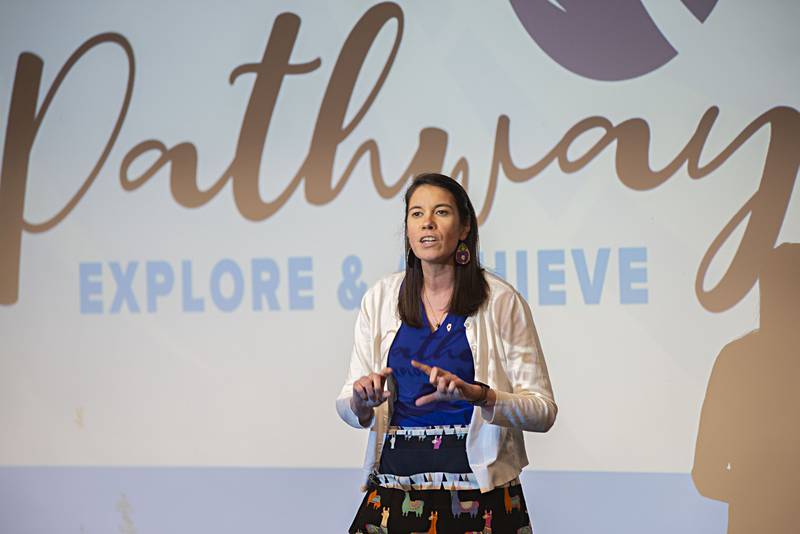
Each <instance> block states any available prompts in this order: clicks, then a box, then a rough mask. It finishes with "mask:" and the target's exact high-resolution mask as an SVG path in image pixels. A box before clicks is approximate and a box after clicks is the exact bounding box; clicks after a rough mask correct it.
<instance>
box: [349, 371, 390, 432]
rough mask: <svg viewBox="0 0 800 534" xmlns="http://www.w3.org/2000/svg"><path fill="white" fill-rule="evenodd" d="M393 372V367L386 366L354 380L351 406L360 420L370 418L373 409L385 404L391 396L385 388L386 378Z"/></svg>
mask: <svg viewBox="0 0 800 534" xmlns="http://www.w3.org/2000/svg"><path fill="white" fill-rule="evenodd" d="M391 374H392V368H391V367H384V368H383V369H381V370H380V371H379V372H377V373H370V374H368V375H365V376H362V377H361V378H359V379H358V380H356V381H355V382H353V396H352V397H351V400H350V407H351V408H352V409H353V413H355V414H356V415H357V416H358V418H359V419H360V420H362V421H364V420H368V419H369V418H370V417H371V416H372V409H373V408H375V407H376V406H380V405H381V404H383V403H384V402H385V401H386V399H388V398H389V397H390V396H391V393H390V392H389V391H388V390H387V389H385V386H386V380H388V378H389V375H391Z"/></svg>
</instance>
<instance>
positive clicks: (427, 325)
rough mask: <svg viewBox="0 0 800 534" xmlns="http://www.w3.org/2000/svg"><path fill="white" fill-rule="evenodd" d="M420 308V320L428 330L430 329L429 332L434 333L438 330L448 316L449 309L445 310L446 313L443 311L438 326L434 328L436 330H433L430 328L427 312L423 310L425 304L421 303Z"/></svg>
mask: <svg viewBox="0 0 800 534" xmlns="http://www.w3.org/2000/svg"><path fill="white" fill-rule="evenodd" d="M421 308H422V320H423V322H424V323H425V326H426V327H427V328H428V330H430V331H431V334H435V333H436V332H438V331H439V330H440V329H441V328H442V325H443V324H445V323H446V322H447V320H448V319H449V318H450V310H447V313H445V314H444V315H443V316H442V322H441V323H439V327H438V328H436V330H433V329H432V326H433V325H432V324H431V321H430V319H428V312H427V311H426V310H425V306H424V305H422V306H421Z"/></svg>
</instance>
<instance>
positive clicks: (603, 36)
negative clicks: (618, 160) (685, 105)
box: [511, 0, 717, 81]
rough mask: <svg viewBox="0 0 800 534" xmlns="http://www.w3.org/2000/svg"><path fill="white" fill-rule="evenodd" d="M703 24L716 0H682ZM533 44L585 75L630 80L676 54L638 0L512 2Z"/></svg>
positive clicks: (662, 63)
mask: <svg viewBox="0 0 800 534" xmlns="http://www.w3.org/2000/svg"><path fill="white" fill-rule="evenodd" d="M681 2H682V3H683V5H684V6H686V8H687V9H688V10H689V11H690V12H691V13H692V15H694V17H695V18H697V19H698V20H699V21H700V22H705V20H706V19H707V18H708V16H709V14H711V11H712V10H713V9H714V7H715V6H716V4H717V0H681ZM511 6H512V7H513V8H514V11H515V12H516V14H517V18H519V20H520V22H521V23H522V25H523V26H524V27H525V30H527V32H528V33H529V34H530V36H531V37H532V38H533V40H534V41H536V44H538V45H539V47H541V49H542V50H544V52H545V53H546V54H547V55H548V56H550V57H551V58H552V59H553V60H554V61H556V62H557V63H558V64H559V65H561V66H562V67H564V68H566V69H568V70H570V71H572V72H574V73H575V74H578V75H580V76H584V77H586V78H591V79H594V80H603V81H619V80H629V79H631V78H636V77H637V76H642V75H644V74H647V73H649V72H652V71H654V70H656V69H657V68H659V67H661V66H662V65H664V64H666V63H667V62H668V61H669V60H671V59H672V58H673V57H675V56H676V55H678V51H677V50H675V49H674V48H673V47H672V45H671V44H670V43H669V41H667V38H666V37H664V35H663V34H662V33H661V31H660V30H659V29H658V27H657V26H656V25H655V23H654V22H653V19H651V18H650V15H649V14H648V13H647V10H646V9H645V8H644V6H643V5H642V3H641V1H640V0H511Z"/></svg>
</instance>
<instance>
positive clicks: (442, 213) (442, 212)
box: [436, 210, 450, 215]
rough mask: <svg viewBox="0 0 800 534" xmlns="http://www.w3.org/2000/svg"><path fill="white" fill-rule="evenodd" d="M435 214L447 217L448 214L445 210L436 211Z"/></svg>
mask: <svg viewBox="0 0 800 534" xmlns="http://www.w3.org/2000/svg"><path fill="white" fill-rule="evenodd" d="M436 213H438V214H439V215H447V214H448V213H450V212H449V211H447V210H438V211H437V212H436Z"/></svg>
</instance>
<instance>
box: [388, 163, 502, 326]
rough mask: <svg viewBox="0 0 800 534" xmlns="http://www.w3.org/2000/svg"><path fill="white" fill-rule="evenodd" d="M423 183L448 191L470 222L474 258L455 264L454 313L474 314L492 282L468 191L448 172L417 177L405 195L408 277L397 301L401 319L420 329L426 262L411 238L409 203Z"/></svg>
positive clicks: (462, 216)
mask: <svg viewBox="0 0 800 534" xmlns="http://www.w3.org/2000/svg"><path fill="white" fill-rule="evenodd" d="M421 185H433V186H436V187H441V188H442V189H444V190H446V191H448V192H449V193H450V194H451V195H453V199H454V200H455V202H456V209H457V210H458V217H459V220H460V221H461V224H462V225H463V224H465V223H469V233H468V234H467V238H466V239H465V240H464V243H465V244H466V245H467V248H468V249H469V255H470V261H469V263H467V264H466V265H459V264H458V263H455V282H454V285H453V295H452V296H451V297H450V312H451V313H454V314H456V315H461V316H465V317H466V316H468V315H472V314H473V313H475V312H476V311H478V309H479V308H480V307H481V306H482V305H483V303H484V302H485V301H486V299H487V298H488V297H489V284H488V283H487V282H486V279H485V278H484V276H483V269H482V268H481V265H480V261H479V259H478V218H477V217H476V216H475V208H473V207H472V202H470V200H469V197H468V196H467V192H466V191H464V188H463V187H461V185H460V184H459V183H458V182H456V181H455V180H453V179H452V178H450V177H449V176H445V175H444V174H437V173H427V174H421V175H419V176H417V177H416V178H414V181H413V182H411V185H410V186H408V189H407V190H406V195H405V210H406V216H405V218H404V220H405V222H404V224H403V228H404V229H405V250H406V256H405V257H406V276H405V279H404V280H403V284H402V285H401V286H400V295H399V299H398V302H397V311H398V312H399V313H400V319H402V320H403V322H405V323H406V324H408V325H409V326H413V327H416V328H420V327H421V326H422V313H421V312H420V307H421V297H420V294H421V293H422V282H423V275H422V263H421V262H420V260H419V258H417V257H416V256H415V255H414V252H413V251H412V250H411V244H410V243H409V241H408V203H409V201H410V200H411V195H413V194H414V191H416V190H417V188H418V187H419V186H421ZM454 252H455V251H454Z"/></svg>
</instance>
